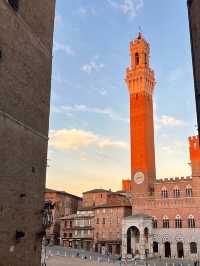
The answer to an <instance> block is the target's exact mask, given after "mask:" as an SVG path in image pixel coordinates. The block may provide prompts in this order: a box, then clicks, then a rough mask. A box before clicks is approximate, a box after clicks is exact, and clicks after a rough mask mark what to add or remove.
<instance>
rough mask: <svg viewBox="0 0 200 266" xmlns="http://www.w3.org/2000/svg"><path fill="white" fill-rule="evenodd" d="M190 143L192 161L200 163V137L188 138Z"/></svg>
mask: <svg viewBox="0 0 200 266" xmlns="http://www.w3.org/2000/svg"><path fill="white" fill-rule="evenodd" d="M188 141H189V149H190V160H191V162H192V161H197V160H199V161H200V147H199V137H198V136H190V137H189V138H188Z"/></svg>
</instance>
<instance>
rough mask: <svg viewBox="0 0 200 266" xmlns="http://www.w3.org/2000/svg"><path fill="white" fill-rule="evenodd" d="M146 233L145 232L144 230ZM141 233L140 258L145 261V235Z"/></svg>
mask: <svg viewBox="0 0 200 266" xmlns="http://www.w3.org/2000/svg"><path fill="white" fill-rule="evenodd" d="M143 231H144V230H143ZM143 231H142V232H140V245H139V246H140V258H141V259H142V260H144V259H145V240H144V233H143Z"/></svg>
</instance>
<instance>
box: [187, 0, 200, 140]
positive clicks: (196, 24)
mask: <svg viewBox="0 0 200 266" xmlns="http://www.w3.org/2000/svg"><path fill="white" fill-rule="evenodd" d="M199 14H200V1H199V0H188V15H189V24H190V39H191V48H192V62H193V73H194V86H195V97H196V108H197V121H198V131H199V136H200V15H199Z"/></svg>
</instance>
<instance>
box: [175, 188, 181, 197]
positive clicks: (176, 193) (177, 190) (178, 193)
mask: <svg viewBox="0 0 200 266" xmlns="http://www.w3.org/2000/svg"><path fill="white" fill-rule="evenodd" d="M180 195H181V193H180V189H179V188H178V187H175V188H174V198H179V197H180Z"/></svg>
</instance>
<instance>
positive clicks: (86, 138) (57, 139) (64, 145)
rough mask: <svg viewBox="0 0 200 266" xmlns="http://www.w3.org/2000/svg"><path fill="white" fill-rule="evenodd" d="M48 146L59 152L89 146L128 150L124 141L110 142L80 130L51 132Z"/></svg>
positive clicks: (108, 139)
mask: <svg viewBox="0 0 200 266" xmlns="http://www.w3.org/2000/svg"><path fill="white" fill-rule="evenodd" d="M49 145H50V146H52V147H54V148H56V149H59V150H68V149H73V150H74V149H75V150H76V149H80V148H87V147H90V146H93V147H96V148H102V149H103V148H119V149H128V143H127V142H125V141H118V140H117V141H116V140H112V139H110V138H107V137H102V136H98V135H96V134H95V133H93V132H90V131H84V130H80V129H60V130H51V131H50V140H49Z"/></svg>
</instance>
